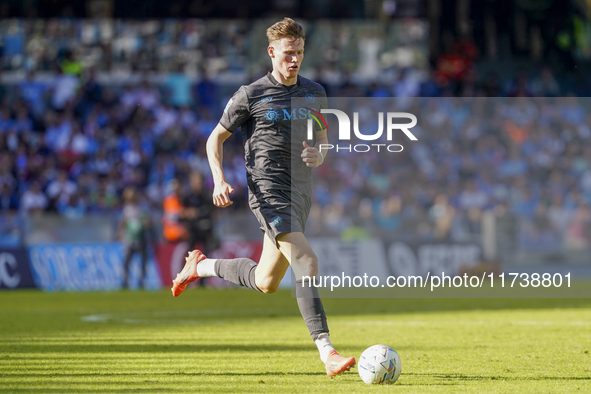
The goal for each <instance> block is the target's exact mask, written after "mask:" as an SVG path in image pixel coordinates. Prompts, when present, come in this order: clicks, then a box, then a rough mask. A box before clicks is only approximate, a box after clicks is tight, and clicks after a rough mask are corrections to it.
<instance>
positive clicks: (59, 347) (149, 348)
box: [12, 343, 313, 360]
mask: <svg viewBox="0 0 591 394" xmlns="http://www.w3.org/2000/svg"><path fill="white" fill-rule="evenodd" d="M43 348H44V351H46V352H47V353H66V354H71V353H95V354H96V353H142V352H157V353H191V354H199V353H220V352H221V353H224V352H226V353H233V352H245V353H249V352H273V351H276V352H308V351H310V350H311V349H312V350H313V348H311V347H310V346H290V345H281V344H277V345H264V344H261V345H239V344H232V345H228V344H211V343H209V344H195V345H187V344H181V343H179V344H169V345H146V344H141V343H137V344H113V345H109V344H100V345H95V344H88V343H86V344H85V343H80V344H71V343H68V344H63V343H55V344H52V343H48V344H44V345H43ZM38 352H39V344H36V343H34V344H30V345H29V344H19V345H18V353H38ZM48 357H51V356H48ZM99 357H100V356H99ZM12 358H13V359H19V358H21V359H25V358H26V359H27V360H35V359H39V360H46V359H47V358H46V357H19V356H12ZM94 358H96V357H94V356H93V359H94Z"/></svg>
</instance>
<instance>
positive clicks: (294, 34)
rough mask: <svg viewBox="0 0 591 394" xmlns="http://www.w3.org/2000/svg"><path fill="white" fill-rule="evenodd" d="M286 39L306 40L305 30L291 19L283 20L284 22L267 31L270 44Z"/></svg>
mask: <svg viewBox="0 0 591 394" xmlns="http://www.w3.org/2000/svg"><path fill="white" fill-rule="evenodd" d="M285 37H289V38H293V39H298V38H301V39H302V40H304V41H305V40H306V35H305V34H304V28H303V27H302V26H301V25H300V24H299V23H297V22H296V21H294V20H293V19H291V18H283V20H281V21H279V22H277V23H275V24H274V25H273V26H271V27H269V28H268V29H267V39H268V40H269V44H271V43H272V42H273V41H277V40H281V39H282V38H285Z"/></svg>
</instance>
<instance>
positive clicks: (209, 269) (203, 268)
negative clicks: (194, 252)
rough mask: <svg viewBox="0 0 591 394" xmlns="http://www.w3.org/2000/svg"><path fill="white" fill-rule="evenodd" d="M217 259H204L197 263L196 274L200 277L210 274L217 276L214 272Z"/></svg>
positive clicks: (209, 275) (206, 276)
mask: <svg viewBox="0 0 591 394" xmlns="http://www.w3.org/2000/svg"><path fill="white" fill-rule="evenodd" d="M216 261H218V260H217V259H204V260H201V261H200V262H199V264H197V275H199V276H200V277H202V278H209V277H211V276H217V274H216V273H215V262H216Z"/></svg>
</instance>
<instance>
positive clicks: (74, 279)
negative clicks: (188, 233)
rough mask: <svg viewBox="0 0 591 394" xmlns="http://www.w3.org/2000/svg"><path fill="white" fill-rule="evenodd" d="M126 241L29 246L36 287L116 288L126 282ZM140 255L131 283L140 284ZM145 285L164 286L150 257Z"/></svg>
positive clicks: (149, 286) (83, 289)
mask: <svg viewBox="0 0 591 394" xmlns="http://www.w3.org/2000/svg"><path fill="white" fill-rule="evenodd" d="M123 257H124V250H123V245H122V244H120V243H80V244H67V243H66V244H61V243H60V244H46V245H35V246H30V247H29V259H30V262H31V269H32V271H33V278H34V280H35V283H36V284H37V287H40V288H42V289H44V290H48V291H57V290H69V291H88V290H113V289H118V288H121V286H122V283H123ZM140 274H141V263H140V258H139V255H137V254H136V255H135V256H133V258H132V260H131V265H130V281H129V282H130V287H131V288H134V287H137V286H138V281H139V277H140ZM146 287H147V288H151V289H156V288H160V287H161V280H160V274H159V272H158V269H157V267H156V264H155V262H154V258H153V257H152V256H149V257H148V270H147V278H146Z"/></svg>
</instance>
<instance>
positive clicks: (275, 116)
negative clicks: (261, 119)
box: [265, 108, 279, 123]
mask: <svg viewBox="0 0 591 394" xmlns="http://www.w3.org/2000/svg"><path fill="white" fill-rule="evenodd" d="M265 118H266V119H267V120H269V121H271V122H273V123H275V122H277V121H278V120H279V112H277V111H276V110H274V109H273V108H269V109H268V110H267V113H266V114H265Z"/></svg>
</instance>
